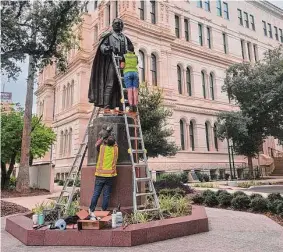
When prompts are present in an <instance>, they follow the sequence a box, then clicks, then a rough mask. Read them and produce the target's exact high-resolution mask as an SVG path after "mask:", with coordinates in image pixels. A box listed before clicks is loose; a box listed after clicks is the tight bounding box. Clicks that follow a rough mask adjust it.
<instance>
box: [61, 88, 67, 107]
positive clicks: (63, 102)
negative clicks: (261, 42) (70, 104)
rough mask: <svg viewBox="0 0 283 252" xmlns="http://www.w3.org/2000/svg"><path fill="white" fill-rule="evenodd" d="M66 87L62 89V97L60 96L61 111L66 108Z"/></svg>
mask: <svg viewBox="0 0 283 252" xmlns="http://www.w3.org/2000/svg"><path fill="white" fill-rule="evenodd" d="M66 95H67V94H66V86H64V87H63V95H62V109H63V110H64V109H65V107H66Z"/></svg>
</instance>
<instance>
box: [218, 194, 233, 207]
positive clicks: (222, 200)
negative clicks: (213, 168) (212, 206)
mask: <svg viewBox="0 0 283 252" xmlns="http://www.w3.org/2000/svg"><path fill="white" fill-rule="evenodd" d="M232 199H233V196H232V195H231V194H229V193H228V194H227V193H221V194H220V195H219V196H218V201H219V205H220V206H221V207H229V206H230V205H231V201H232Z"/></svg>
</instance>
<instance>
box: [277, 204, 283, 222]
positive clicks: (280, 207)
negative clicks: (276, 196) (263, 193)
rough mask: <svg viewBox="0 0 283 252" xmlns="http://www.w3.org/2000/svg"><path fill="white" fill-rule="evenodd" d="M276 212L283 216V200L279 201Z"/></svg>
mask: <svg viewBox="0 0 283 252" xmlns="http://www.w3.org/2000/svg"><path fill="white" fill-rule="evenodd" d="M276 213H277V214H278V215H279V216H280V217H281V218H283V201H281V202H278V204H277V207H276Z"/></svg>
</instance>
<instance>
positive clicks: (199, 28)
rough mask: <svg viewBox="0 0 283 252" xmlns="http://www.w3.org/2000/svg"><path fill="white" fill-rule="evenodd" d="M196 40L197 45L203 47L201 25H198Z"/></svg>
mask: <svg viewBox="0 0 283 252" xmlns="http://www.w3.org/2000/svg"><path fill="white" fill-rule="evenodd" d="M198 38H199V44H200V45H201V46H203V32H202V24H198Z"/></svg>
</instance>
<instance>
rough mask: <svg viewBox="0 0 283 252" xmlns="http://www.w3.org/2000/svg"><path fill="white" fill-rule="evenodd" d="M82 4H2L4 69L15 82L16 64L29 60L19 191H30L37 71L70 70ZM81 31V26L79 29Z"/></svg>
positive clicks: (29, 2)
mask: <svg viewBox="0 0 283 252" xmlns="http://www.w3.org/2000/svg"><path fill="white" fill-rule="evenodd" d="M81 9H82V1H59V0H53V1H39V0H34V1H32V2H31V1H2V2H1V25H2V36H1V59H2V62H1V63H2V64H1V69H2V70H4V71H2V72H3V73H5V74H6V75H8V77H9V78H16V77H17V73H18V72H19V71H20V69H19V68H18V67H17V64H16V62H17V61H23V60H24V59H25V58H26V57H27V56H28V59H29V67H28V78H27V93H26V102H25V115H24V126H23V137H22V144H21V145H22V146H21V158H20V160H21V161H20V167H19V176H18V181H17V186H16V189H17V191H25V190H28V189H29V161H30V144H31V127H32V126H31V124H32V123H31V122H32V104H33V89H34V78H35V73H36V71H37V69H38V68H42V67H44V66H46V65H48V64H53V63H55V64H56V67H57V68H58V69H59V70H63V71H64V70H65V69H66V66H67V64H66V63H67V60H66V51H68V50H69V49H71V48H73V47H74V46H75V45H76V36H75V35H74V34H75V33H74V32H73V29H74V27H75V25H79V23H80V22H81V18H80V12H81ZM77 27H78V26H77Z"/></svg>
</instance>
